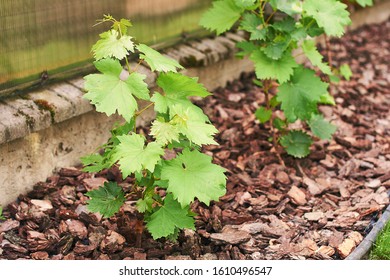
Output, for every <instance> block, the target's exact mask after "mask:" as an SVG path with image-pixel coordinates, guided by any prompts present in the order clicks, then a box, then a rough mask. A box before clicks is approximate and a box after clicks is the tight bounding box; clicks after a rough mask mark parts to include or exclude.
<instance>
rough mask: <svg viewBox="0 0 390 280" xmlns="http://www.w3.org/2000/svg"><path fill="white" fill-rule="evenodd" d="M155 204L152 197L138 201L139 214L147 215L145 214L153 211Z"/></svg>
mask: <svg viewBox="0 0 390 280" xmlns="http://www.w3.org/2000/svg"><path fill="white" fill-rule="evenodd" d="M153 203H154V200H153V198H151V197H145V199H142V198H140V199H138V200H137V203H136V206H137V210H138V212H140V213H145V212H150V211H152V209H153V206H152V205H153Z"/></svg>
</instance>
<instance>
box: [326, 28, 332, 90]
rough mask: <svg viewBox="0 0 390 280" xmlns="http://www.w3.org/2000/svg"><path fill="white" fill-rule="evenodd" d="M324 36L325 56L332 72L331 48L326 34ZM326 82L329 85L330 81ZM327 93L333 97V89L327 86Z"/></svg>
mask: <svg viewBox="0 0 390 280" xmlns="http://www.w3.org/2000/svg"><path fill="white" fill-rule="evenodd" d="M324 36H325V45H326V55H327V57H328V63H329V67H330V69H331V70H333V57H332V48H331V44H330V39H329V37H328V36H327V35H326V34H324ZM328 80H329V84H330V79H329V78H328ZM329 93H330V95H333V88H332V86H331V85H330V86H329Z"/></svg>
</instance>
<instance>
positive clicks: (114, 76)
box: [84, 58, 149, 122]
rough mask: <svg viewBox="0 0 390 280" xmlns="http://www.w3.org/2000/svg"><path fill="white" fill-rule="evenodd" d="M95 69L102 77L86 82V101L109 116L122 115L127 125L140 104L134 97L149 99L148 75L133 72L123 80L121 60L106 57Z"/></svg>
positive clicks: (91, 76) (96, 63) (94, 77)
mask: <svg viewBox="0 0 390 280" xmlns="http://www.w3.org/2000/svg"><path fill="white" fill-rule="evenodd" d="M95 66H96V68H97V69H98V70H99V71H100V72H102V74H90V75H88V76H86V77H84V79H85V89H86V91H87V93H86V94H85V95H84V97H85V98H87V99H89V100H90V101H91V103H92V104H94V105H95V106H96V111H98V112H102V113H106V114H107V115H108V116H110V115H112V114H115V112H116V111H117V112H118V114H120V115H122V116H123V117H124V118H125V120H126V121H127V122H130V120H131V119H132V118H133V116H134V112H135V111H136V110H137V108H138V105H137V102H136V100H135V99H134V97H133V94H134V95H135V96H137V97H139V98H141V99H146V100H147V99H149V94H148V92H149V90H148V88H147V84H146V83H145V82H144V81H143V79H144V78H146V76H145V75H142V74H139V73H136V72H134V73H131V74H130V75H129V76H128V77H127V78H126V79H125V80H121V78H120V73H121V72H122V70H123V69H122V66H121V65H120V63H119V61H117V60H114V59H111V58H105V59H102V60H99V61H97V62H95Z"/></svg>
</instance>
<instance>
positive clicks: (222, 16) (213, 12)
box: [199, 0, 244, 35]
mask: <svg viewBox="0 0 390 280" xmlns="http://www.w3.org/2000/svg"><path fill="white" fill-rule="evenodd" d="M243 10H244V9H243V8H241V7H238V6H237V5H236V3H235V0H219V1H214V2H213V7H212V8H210V9H209V10H207V11H206V12H205V13H204V14H203V16H202V18H201V19H200V22H199V24H200V25H201V26H203V27H204V28H206V29H209V30H211V31H216V32H217V35H219V34H221V33H223V32H225V31H226V30H229V29H230V28H231V27H232V26H233V25H234V23H235V22H236V21H237V20H238V19H239V18H240V17H241V13H242V11H243Z"/></svg>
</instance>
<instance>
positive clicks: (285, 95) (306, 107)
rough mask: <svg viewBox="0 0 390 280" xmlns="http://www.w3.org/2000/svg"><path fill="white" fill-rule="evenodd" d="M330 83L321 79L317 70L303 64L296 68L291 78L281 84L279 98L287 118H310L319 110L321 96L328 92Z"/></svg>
mask: <svg viewBox="0 0 390 280" xmlns="http://www.w3.org/2000/svg"><path fill="white" fill-rule="evenodd" d="M327 89H328V84H327V83H324V82H322V81H321V79H320V78H319V77H317V76H316V75H315V72H314V71H312V70H309V69H306V68H303V67H302V66H299V67H298V68H296V69H295V71H294V75H293V76H292V78H291V80H290V81H289V82H287V83H284V84H282V85H280V86H279V92H278V93H277V100H278V101H279V102H281V108H282V110H283V112H284V114H285V115H286V118H287V120H288V121H289V122H290V123H292V122H294V121H296V120H297V119H301V120H308V119H310V117H311V115H312V114H313V113H316V112H317V104H318V103H319V102H320V100H321V96H322V95H324V94H327Z"/></svg>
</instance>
